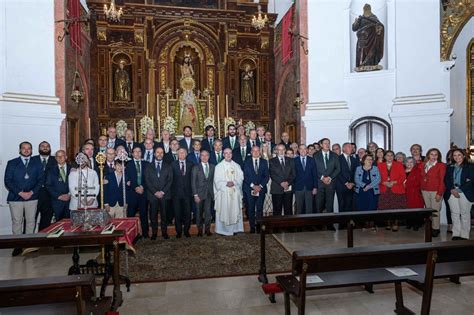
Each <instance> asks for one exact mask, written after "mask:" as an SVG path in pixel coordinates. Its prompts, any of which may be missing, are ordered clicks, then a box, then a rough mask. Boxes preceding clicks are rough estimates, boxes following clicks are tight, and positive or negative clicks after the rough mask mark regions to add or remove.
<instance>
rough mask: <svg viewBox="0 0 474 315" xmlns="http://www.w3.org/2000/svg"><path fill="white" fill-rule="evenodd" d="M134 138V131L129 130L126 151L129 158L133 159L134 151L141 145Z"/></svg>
mask: <svg viewBox="0 0 474 315" xmlns="http://www.w3.org/2000/svg"><path fill="white" fill-rule="evenodd" d="M133 138H134V137H133V130H132V129H127V130H126V131H125V150H126V151H127V154H128V157H129V158H132V157H133V149H134V148H136V147H139V146H140V144H139V143H138V142H135V141H134V139H133Z"/></svg>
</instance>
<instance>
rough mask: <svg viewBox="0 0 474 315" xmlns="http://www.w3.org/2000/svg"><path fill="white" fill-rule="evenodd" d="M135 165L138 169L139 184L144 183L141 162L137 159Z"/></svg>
mask: <svg viewBox="0 0 474 315" xmlns="http://www.w3.org/2000/svg"><path fill="white" fill-rule="evenodd" d="M135 167H136V169H137V185H138V186H140V185H141V184H142V173H141V170H140V162H139V161H135Z"/></svg>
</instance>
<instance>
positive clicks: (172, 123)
mask: <svg viewBox="0 0 474 315" xmlns="http://www.w3.org/2000/svg"><path fill="white" fill-rule="evenodd" d="M176 128H177V126H176V120H175V119H174V118H173V117H171V116H168V117H166V118H165V121H164V122H163V130H168V131H169V132H170V134H172V135H173V134H175V132H176Z"/></svg>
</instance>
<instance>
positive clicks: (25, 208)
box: [4, 141, 43, 256]
mask: <svg viewBox="0 0 474 315" xmlns="http://www.w3.org/2000/svg"><path fill="white" fill-rule="evenodd" d="M19 148H20V156H19V157H17V158H15V159H13V160H10V161H8V163H7V167H6V169H5V178H4V182H5V187H6V188H7V189H8V196H7V202H8V204H9V206H10V212H11V217H12V232H13V234H15V235H17V234H23V218H25V221H26V226H25V233H27V234H30V233H33V232H34V230H35V225H36V219H35V216H36V208H37V206H38V195H39V190H40V188H41V185H42V184H43V166H42V165H41V163H40V162H39V161H38V160H37V161H35V160H32V159H31V152H32V146H31V143H29V142H26V141H25V142H22V143H20V145H19ZM21 252H22V250H21V248H15V250H14V251H13V253H12V255H13V256H17V255H19V254H21Z"/></svg>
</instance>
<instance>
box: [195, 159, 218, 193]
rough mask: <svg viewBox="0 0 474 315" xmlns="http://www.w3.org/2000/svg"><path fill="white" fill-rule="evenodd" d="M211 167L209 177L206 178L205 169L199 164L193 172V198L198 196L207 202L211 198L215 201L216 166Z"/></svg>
mask: <svg viewBox="0 0 474 315" xmlns="http://www.w3.org/2000/svg"><path fill="white" fill-rule="evenodd" d="M207 164H208V165H209V175H208V177H207V178H206V175H205V173H204V167H203V166H202V163H199V164H197V165H195V166H194V167H193V169H192V170H191V192H192V194H193V196H195V195H198V196H199V199H201V200H205V199H207V198H208V196H210V197H211V198H212V199H214V171H215V169H216V167H215V165H213V164H211V163H207Z"/></svg>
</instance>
